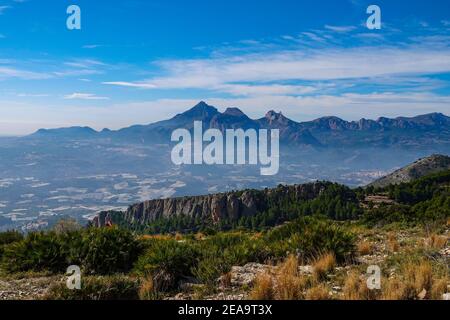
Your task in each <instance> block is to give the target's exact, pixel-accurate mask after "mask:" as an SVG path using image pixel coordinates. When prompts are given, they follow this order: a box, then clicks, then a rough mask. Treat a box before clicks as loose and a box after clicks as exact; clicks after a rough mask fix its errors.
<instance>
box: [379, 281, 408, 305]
mask: <svg viewBox="0 0 450 320" xmlns="http://www.w3.org/2000/svg"><path fill="white" fill-rule="evenodd" d="M382 290H383V291H382V295H381V299H382V300H404V299H405V291H406V288H405V285H404V283H403V282H402V281H401V280H400V279H398V278H391V279H385V280H384V281H383V282H382Z"/></svg>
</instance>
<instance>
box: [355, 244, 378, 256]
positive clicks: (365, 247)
mask: <svg viewBox="0 0 450 320" xmlns="http://www.w3.org/2000/svg"><path fill="white" fill-rule="evenodd" d="M374 250H375V248H374V245H373V244H372V243H370V242H369V241H365V240H364V241H361V242H360V243H358V253H359V255H361V256H367V255H369V254H373V252H374Z"/></svg>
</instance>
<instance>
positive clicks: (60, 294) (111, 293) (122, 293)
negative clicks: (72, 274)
mask: <svg viewBox="0 0 450 320" xmlns="http://www.w3.org/2000/svg"><path fill="white" fill-rule="evenodd" d="M138 292H139V281H138V280H137V279H135V278H131V277H127V276H124V275H114V276H100V277H94V276H88V277H83V278H82V283H81V290H70V289H68V288H67V286H66V283H63V282H59V283H57V284H54V285H52V286H51V287H50V288H49V290H48V292H47V293H46V295H45V296H44V300H137V299H138V298H139V295H138Z"/></svg>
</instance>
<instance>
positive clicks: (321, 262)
mask: <svg viewBox="0 0 450 320" xmlns="http://www.w3.org/2000/svg"><path fill="white" fill-rule="evenodd" d="M335 266H336V257H335V256H334V254H332V253H326V254H323V255H321V256H319V257H318V258H317V259H316V260H315V261H314V262H313V276H314V279H315V280H316V281H321V280H323V279H325V278H326V276H327V274H328V273H330V272H331V271H333V270H334V267H335Z"/></svg>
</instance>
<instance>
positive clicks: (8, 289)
mask: <svg viewBox="0 0 450 320" xmlns="http://www.w3.org/2000/svg"><path fill="white" fill-rule="evenodd" d="M60 280H61V277H60V276H39V277H30V276H25V277H23V278H21V279H20V278H6V279H1V278H0V300H38V299H40V298H41V297H42V296H43V295H44V294H45V292H46V291H47V289H48V288H49V286H50V285H51V284H52V283H54V282H56V281H60Z"/></svg>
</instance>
